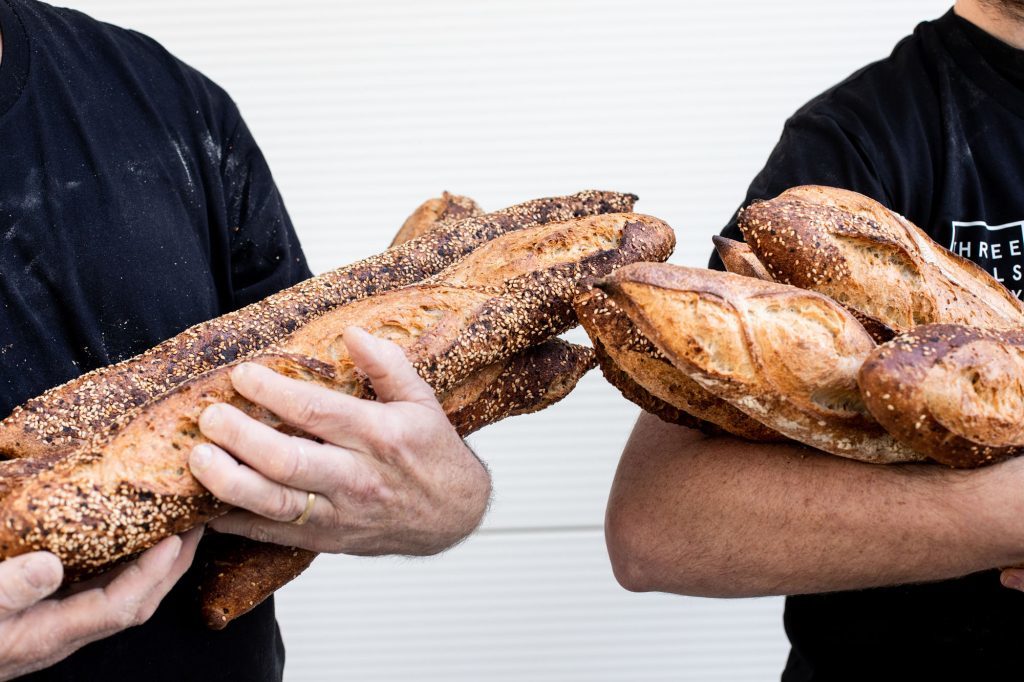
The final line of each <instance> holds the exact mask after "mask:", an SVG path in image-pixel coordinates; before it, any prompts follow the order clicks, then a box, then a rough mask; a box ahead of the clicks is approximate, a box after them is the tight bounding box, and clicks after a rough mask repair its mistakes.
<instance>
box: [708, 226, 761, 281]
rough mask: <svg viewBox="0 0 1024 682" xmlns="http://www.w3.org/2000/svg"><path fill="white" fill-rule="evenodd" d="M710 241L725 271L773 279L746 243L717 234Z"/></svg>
mask: <svg viewBox="0 0 1024 682" xmlns="http://www.w3.org/2000/svg"><path fill="white" fill-rule="evenodd" d="M711 241H712V242H713V243H714V245H715V251H717V252H718V257H719V258H721V259H722V264H723V265H725V269H726V270H727V271H729V272H731V273H733V274H736V275H743V276H744V277H754V278H756V279H763V280H767V281H769V282H771V281H773V279H772V276H771V273H769V272H768V270H767V269H766V268H765V267H764V265H763V264H762V263H761V261H759V260H757V256H755V255H754V252H753V251H752V250H751V248H750V246H749V245H748V244H746V243H744V242H738V241H736V240H735V239H729V238H728V237H722V236H721V235H717V234H716V235H714V236H713V237H711Z"/></svg>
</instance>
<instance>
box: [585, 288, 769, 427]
mask: <svg viewBox="0 0 1024 682" xmlns="http://www.w3.org/2000/svg"><path fill="white" fill-rule="evenodd" d="M575 306H576V313H577V316H578V317H579V319H580V323H581V324H582V325H583V329H584V330H586V332H587V334H588V336H590V340H591V342H592V343H593V344H594V351H595V353H596V354H597V358H598V364H599V365H600V367H601V372H602V373H603V374H604V376H605V378H606V379H607V380H608V383H610V384H611V385H612V386H615V387H616V388H617V389H619V392H620V393H622V395H623V397H625V398H626V399H627V400H630V401H632V402H633V403H635V404H637V405H639V406H640V407H641V408H642V409H644V410H646V411H647V412H650V413H651V414H653V415H655V416H657V417H659V418H660V419H661V420H662V421H666V422H669V423H671V424H679V425H681V426H687V427H690V428H697V429H700V430H702V431H706V432H708V433H721V432H722V431H725V432H727V433H731V434H733V435H736V436H740V437H741V438H746V439H747V440H753V441H777V440H785V438H784V437H783V436H781V435H780V434H778V433H777V432H775V431H773V430H772V429H770V428H768V427H767V426H765V425H764V424H761V423H760V422H758V421H757V420H755V419H752V418H751V417H749V416H747V415H746V414H744V413H743V412H741V411H740V410H738V409H736V408H735V407H733V406H732V405H730V404H729V403H728V402H726V401H724V400H722V399H721V398H718V397H717V396H715V395H713V394H711V393H709V392H708V391H707V390H705V389H704V388H703V387H702V386H701V385H700V384H698V383H697V382H695V381H694V380H693V379H691V378H690V377H688V376H687V375H686V374H684V373H683V372H681V371H680V370H678V369H676V368H675V367H674V366H673V365H672V363H671V362H669V360H668V359H667V358H666V357H665V356H664V354H662V353H661V351H659V350H658V349H657V348H655V346H654V344H652V343H651V342H650V340H649V339H647V337H645V336H644V335H643V334H642V333H641V332H640V330H639V329H637V327H636V325H635V324H633V321H632V320H630V319H629V317H628V316H627V315H626V314H625V313H624V312H623V311H622V310H621V309H620V308H619V307H618V305H616V303H615V302H614V301H612V300H611V299H610V298H609V297H608V295H607V294H606V293H604V292H603V291H601V290H600V289H598V288H596V287H594V286H593V282H586V283H584V285H583V286H581V291H580V293H579V294H578V295H577V296H576V300H575Z"/></svg>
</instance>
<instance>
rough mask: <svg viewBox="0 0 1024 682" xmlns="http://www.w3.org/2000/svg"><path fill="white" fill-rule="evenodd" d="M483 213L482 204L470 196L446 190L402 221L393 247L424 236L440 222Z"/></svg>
mask: <svg viewBox="0 0 1024 682" xmlns="http://www.w3.org/2000/svg"><path fill="white" fill-rule="evenodd" d="M482 213H483V210H482V209H481V208H480V206H478V205H477V203H476V202H475V201H473V200H472V199H470V198H469V197H463V196H459V195H457V194H449V193H448V192H444V193H443V194H441V196H440V197H435V198H433V199H427V200H426V201H424V202H423V203H422V204H420V205H419V206H417V207H416V210H415V211H413V212H412V213H411V214H410V215H409V217H408V218H406V219H405V222H404V223H402V227H401V228H400V229H399V230H398V234H396V235H395V238H394V239H393V240H392V241H391V247H395V246H398V245H399V244H404V243H405V242H407V241H410V240H413V239H416V238H417V237H422V236H423V235H425V234H426V233H428V232H430V231H431V230H433V229H434V228H435V227H437V226H438V224H439V223H443V222H446V221H449V220H461V219H463V218H472V217H474V216H478V215H481V214H482Z"/></svg>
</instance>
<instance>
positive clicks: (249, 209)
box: [221, 107, 311, 308]
mask: <svg viewBox="0 0 1024 682" xmlns="http://www.w3.org/2000/svg"><path fill="white" fill-rule="evenodd" d="M232 109H233V107H232ZM233 113H234V114H235V117H236V120H235V124H234V126H233V130H232V132H231V133H230V134H229V135H228V136H227V138H226V139H225V141H224V145H223V151H222V160H221V174H222V177H223V183H224V201H225V210H226V214H227V216H226V217H227V221H226V226H227V230H228V252H229V253H228V256H229V260H230V282H231V285H230V296H231V299H232V304H233V306H234V307H235V308H240V307H242V306H245V305H248V304H249V303H253V302H255V301H258V300H260V299H261V298H265V297H266V296H269V295H270V294H273V293H276V292H278V291H280V290H281V289H285V288H287V287H290V286H292V285H293V284H296V283H298V282H300V281H302V280H304V279H307V278H308V277H310V276H311V273H310V271H309V266H308V265H307V264H306V258H305V255H304V254H303V252H302V247H301V245H300V244H299V238H298V236H297V235H296V234H295V228H294V227H293V226H292V221H291V218H289V217H288V211H287V210H286V209H285V206H284V201H283V200H282V199H281V194H280V192H279V191H278V189H277V185H276V184H275V183H274V178H273V176H272V175H271V173H270V168H269V166H268V165H267V161H266V159H265V158H264V156H263V153H262V152H261V151H260V148H259V147H258V146H257V144H256V141H255V140H254V139H253V136H252V133H251V132H249V127H248V126H247V125H246V124H245V121H244V120H243V119H242V117H241V115H239V114H238V113H237V109H234V110H233Z"/></svg>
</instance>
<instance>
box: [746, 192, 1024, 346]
mask: <svg viewBox="0 0 1024 682" xmlns="http://www.w3.org/2000/svg"><path fill="white" fill-rule="evenodd" d="M739 226H740V228H741V229H742V231H743V235H744V238H745V239H746V241H747V243H748V244H750V246H751V248H752V249H753V251H754V253H755V254H757V257H758V259H759V260H760V261H761V262H762V263H764V264H765V266H766V267H767V269H768V271H769V272H770V273H771V275H772V276H773V277H774V278H775V279H776V280H778V281H780V282H785V283H787V284H792V285H794V286H798V287H800V288H803V289H812V290H814V291H818V292H820V293H823V294H825V295H826V296H829V297H831V298H833V299H834V300H836V301H838V302H839V303H841V304H842V305H844V306H846V307H847V308H849V309H850V310H854V311H856V312H857V313H858V314H859V315H860V316H861V319H862V320H869V321H872V322H873V323H874V324H876V325H880V326H879V327H876V328H875V329H873V330H872V331H873V332H874V333H875V334H876V336H879V335H880V333H881V332H882V331H884V330H885V329H886V328H888V329H890V330H894V331H895V332H896V333H902V332H905V331H909V330H910V329H912V328H913V327H915V326H917V325H920V324H930V323H956V324H969V325H973V326H978V327H985V328H992V329H1010V328H1014V327H1018V326H1020V325H1021V324H1022V323H1024V305H1022V304H1021V302H1020V301H1018V300H1017V298H1016V297H1015V296H1013V294H1011V293H1010V292H1009V291H1007V290H1006V288H1005V287H1003V286H1002V285H1001V284H999V283H998V282H997V281H995V279H993V278H992V276H991V275H989V274H988V273H987V272H985V271H984V270H982V269H981V268H980V267H978V266H977V265H976V264H974V263H972V262H971V261H969V260H966V259H964V258H961V257H960V256H957V255H955V254H953V253H950V252H949V251H948V250H946V249H944V248H943V247H941V246H939V245H938V244H936V243H935V242H934V241H933V240H932V239H931V238H930V237H928V235H926V234H925V233H924V232H922V231H921V230H920V229H919V228H917V227H916V226H915V225H913V224H911V223H910V222H909V221H907V220H906V219H904V218H903V217H902V216H899V215H897V214H896V213H893V212H892V211H890V210H888V209H887V208H885V207H884V206H882V205H881V204H879V203H878V202H876V201H874V200H872V199H869V198H868V197H865V196H863V195H861V194H857V193H856V192H850V191H847V190H840V189H835V188H831V187H819V186H804V187H794V188H792V189H789V190H786V191H785V192H783V193H782V194H780V195H779V196H778V197H776V198H774V199H772V200H770V201H762V202H757V203H754V204H752V205H751V206H748V207H747V208H746V209H744V210H743V211H742V212H741V213H740V217H739ZM882 337H883V338H884V335H882Z"/></svg>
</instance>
